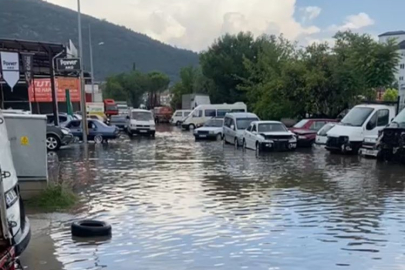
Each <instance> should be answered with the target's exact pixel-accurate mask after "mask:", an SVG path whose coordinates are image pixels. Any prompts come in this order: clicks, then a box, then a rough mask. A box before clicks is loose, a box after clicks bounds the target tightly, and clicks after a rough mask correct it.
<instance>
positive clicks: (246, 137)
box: [243, 124, 253, 148]
mask: <svg viewBox="0 0 405 270" xmlns="http://www.w3.org/2000/svg"><path fill="white" fill-rule="evenodd" d="M252 127H253V125H252V124H251V125H250V126H249V127H248V128H247V129H246V130H245V131H244V132H243V139H244V140H245V144H246V147H247V148H250V140H251V138H250V136H251V131H252Z"/></svg>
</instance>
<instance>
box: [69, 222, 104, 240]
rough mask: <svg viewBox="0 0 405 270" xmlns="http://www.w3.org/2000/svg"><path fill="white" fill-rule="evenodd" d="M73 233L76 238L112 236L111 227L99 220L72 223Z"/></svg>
mask: <svg viewBox="0 0 405 270" xmlns="http://www.w3.org/2000/svg"><path fill="white" fill-rule="evenodd" d="M71 232H72V235H73V236H76V237H99V236H110V235H111V225H109V224H107V223H105V222H102V221H97V220H82V221H78V222H74V223H72V226H71Z"/></svg>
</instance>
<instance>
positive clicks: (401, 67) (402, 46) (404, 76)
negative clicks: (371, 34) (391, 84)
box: [378, 31, 405, 85]
mask: <svg viewBox="0 0 405 270" xmlns="http://www.w3.org/2000/svg"><path fill="white" fill-rule="evenodd" d="M378 38H379V42H381V43H384V42H387V41H388V40H389V39H394V40H395V41H396V42H397V43H398V46H399V51H398V53H399V55H400V61H399V64H398V68H397V73H396V74H395V78H396V81H397V82H398V83H399V84H400V85H401V84H405V31H392V32H386V33H383V34H381V35H379V36H378Z"/></svg>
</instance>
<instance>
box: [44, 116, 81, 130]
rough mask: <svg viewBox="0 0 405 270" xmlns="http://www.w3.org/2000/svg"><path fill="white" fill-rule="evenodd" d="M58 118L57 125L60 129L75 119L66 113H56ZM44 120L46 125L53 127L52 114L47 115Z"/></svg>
mask: <svg viewBox="0 0 405 270" xmlns="http://www.w3.org/2000/svg"><path fill="white" fill-rule="evenodd" d="M58 117H59V125H60V126H62V127H64V126H66V124H67V123H69V122H70V121H72V120H75V119H76V118H75V117H74V116H72V115H68V114H67V113H58ZM46 118H47V124H48V125H53V124H54V123H55V122H54V120H55V117H54V115H53V114H47V115H46Z"/></svg>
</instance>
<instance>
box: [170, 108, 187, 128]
mask: <svg viewBox="0 0 405 270" xmlns="http://www.w3.org/2000/svg"><path fill="white" fill-rule="evenodd" d="M190 113H191V110H177V111H175V112H174V113H173V116H172V118H171V119H170V124H172V125H176V126H180V125H181V123H182V122H183V119H184V118H186V117H187V116H188V115H189V114H190Z"/></svg>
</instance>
